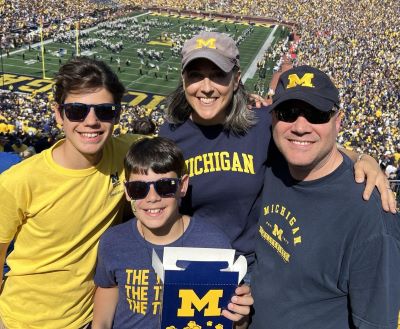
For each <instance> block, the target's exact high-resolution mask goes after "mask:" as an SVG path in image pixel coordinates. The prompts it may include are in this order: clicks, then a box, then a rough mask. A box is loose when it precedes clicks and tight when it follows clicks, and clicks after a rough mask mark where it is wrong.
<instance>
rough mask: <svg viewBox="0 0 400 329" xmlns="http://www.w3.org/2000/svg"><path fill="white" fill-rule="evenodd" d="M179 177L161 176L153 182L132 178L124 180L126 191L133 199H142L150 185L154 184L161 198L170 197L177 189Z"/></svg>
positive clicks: (147, 192)
mask: <svg viewBox="0 0 400 329" xmlns="http://www.w3.org/2000/svg"><path fill="white" fill-rule="evenodd" d="M179 182H180V179H179V178H161V179H159V180H156V181H155V182H144V181H140V180H134V181H130V182H125V187H126V191H127V193H128V195H129V197H130V198H131V199H133V200H139V199H144V198H145V197H146V196H147V194H149V191H150V185H153V186H154V189H155V190H156V192H157V194H158V195H159V196H160V197H162V198H167V197H172V196H174V195H175V193H176V191H177V190H178V186H179Z"/></svg>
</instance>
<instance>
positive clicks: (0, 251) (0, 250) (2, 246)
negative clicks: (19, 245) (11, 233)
mask: <svg viewBox="0 0 400 329" xmlns="http://www.w3.org/2000/svg"><path fill="white" fill-rule="evenodd" d="M9 244H10V243H0V278H1V281H3V275H4V273H3V270H4V264H5V262H6V255H7V248H8V246H9Z"/></svg>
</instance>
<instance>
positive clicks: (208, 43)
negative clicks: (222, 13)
mask: <svg viewBox="0 0 400 329" xmlns="http://www.w3.org/2000/svg"><path fill="white" fill-rule="evenodd" d="M216 41H217V39H215V38H210V39H207V40H204V39H201V38H199V39H197V40H196V49H200V48H203V47H205V48H212V49H217V47H216V46H215V42H216Z"/></svg>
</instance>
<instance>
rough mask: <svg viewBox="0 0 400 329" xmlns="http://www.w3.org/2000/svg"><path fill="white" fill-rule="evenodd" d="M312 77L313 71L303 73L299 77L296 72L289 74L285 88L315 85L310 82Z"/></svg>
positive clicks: (311, 86)
mask: <svg viewBox="0 0 400 329" xmlns="http://www.w3.org/2000/svg"><path fill="white" fill-rule="evenodd" d="M313 79H314V73H305V74H304V75H303V77H301V78H299V76H298V75H297V74H290V75H289V76H288V80H289V83H288V85H287V86H286V89H290V88H294V87H297V86H302V87H309V88H314V87H315V86H314V85H313V83H312V80H313Z"/></svg>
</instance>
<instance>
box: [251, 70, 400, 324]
mask: <svg viewBox="0 0 400 329" xmlns="http://www.w3.org/2000/svg"><path fill="white" fill-rule="evenodd" d="M338 105H339V92H338V90H337V89H336V87H335V86H334V84H333V83H332V81H331V80H330V79H329V77H328V76H327V75H326V74H324V73H323V72H321V71H319V70H317V69H315V68H312V67H309V66H300V67H297V68H294V69H291V70H289V71H287V72H285V73H283V74H282V75H281V77H280V79H279V82H278V86H277V90H276V94H275V96H274V102H273V104H272V105H271V110H272V115H273V119H272V120H273V121H272V132H273V138H274V141H275V144H276V146H277V148H278V149H279V151H280V153H281V155H282V156H283V158H282V157H281V158H280V159H278V158H275V159H272V163H271V167H270V169H269V170H267V172H266V178H265V182H264V186H266V187H268V188H266V189H264V191H263V197H262V211H261V215H260V219H259V222H258V228H257V231H258V234H257V237H256V265H255V269H254V271H253V277H252V288H253V295H254V309H255V314H254V317H253V323H252V326H251V328H255V329H264V328H270V329H291V328H299V329H321V328H324V329H345V328H360V329H372V328H388V329H389V328H390V329H395V328H398V323H399V322H398V321H399V314H400V279H399V273H400V221H399V217H398V216H396V215H394V214H392V213H388V212H385V211H383V210H382V209H381V205H380V202H379V195H378V193H377V191H374V193H373V194H372V196H371V200H370V201H369V202H364V201H363V200H362V199H361V197H360V196H361V194H362V189H363V186H362V185H359V184H357V183H356V182H355V181H354V177H353V163H352V161H351V160H350V159H349V158H348V157H347V156H346V155H345V154H343V153H341V152H340V151H339V150H338V148H337V147H336V136H337V134H338V132H339V128H340V122H341V113H340V111H339V110H338ZM269 187H273V189H271V188H269Z"/></svg>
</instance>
